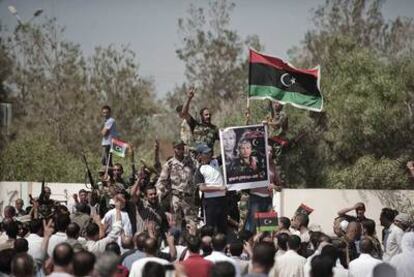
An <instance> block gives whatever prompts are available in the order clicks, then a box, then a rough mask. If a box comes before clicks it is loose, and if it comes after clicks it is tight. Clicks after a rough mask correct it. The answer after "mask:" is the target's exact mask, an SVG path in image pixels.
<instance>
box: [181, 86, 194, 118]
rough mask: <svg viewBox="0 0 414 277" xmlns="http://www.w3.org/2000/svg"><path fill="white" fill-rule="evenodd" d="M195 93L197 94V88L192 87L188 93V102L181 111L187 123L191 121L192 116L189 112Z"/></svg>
mask: <svg viewBox="0 0 414 277" xmlns="http://www.w3.org/2000/svg"><path fill="white" fill-rule="evenodd" d="M194 93H195V88H194V86H191V87H190V88H189V89H188V91H187V101H186V102H185V104H184V106H183V109H182V110H181V114H182V117H183V118H184V119H185V120H187V121H189V120H190V119H191V115H190V113H189V111H190V103H191V100H192V99H193V97H194Z"/></svg>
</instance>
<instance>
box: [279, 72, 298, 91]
mask: <svg viewBox="0 0 414 277" xmlns="http://www.w3.org/2000/svg"><path fill="white" fill-rule="evenodd" d="M280 82H281V83H282V85H284V86H285V87H287V88H288V87H290V86H292V85H293V84H295V83H296V79H295V77H293V76H292V75H290V74H289V73H283V74H282V76H280Z"/></svg>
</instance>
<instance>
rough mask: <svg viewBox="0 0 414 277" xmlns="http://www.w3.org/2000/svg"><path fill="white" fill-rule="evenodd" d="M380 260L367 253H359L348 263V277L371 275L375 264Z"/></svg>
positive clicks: (367, 276) (369, 276)
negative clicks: (357, 256)
mask: <svg viewBox="0 0 414 277" xmlns="http://www.w3.org/2000/svg"><path fill="white" fill-rule="evenodd" d="M380 263H382V261H380V260H377V259H375V258H373V257H372V256H371V255H369V254H365V253H361V255H359V258H357V259H355V260H352V261H351V262H350V263H349V276H350V277H372V271H373V270H374V267H375V266H376V265H377V264H380Z"/></svg>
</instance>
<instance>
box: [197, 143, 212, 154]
mask: <svg viewBox="0 0 414 277" xmlns="http://www.w3.org/2000/svg"><path fill="white" fill-rule="evenodd" d="M196 152H197V153H198V154H208V153H210V152H211V148H210V147H208V146H207V145H206V144H198V145H197V146H196Z"/></svg>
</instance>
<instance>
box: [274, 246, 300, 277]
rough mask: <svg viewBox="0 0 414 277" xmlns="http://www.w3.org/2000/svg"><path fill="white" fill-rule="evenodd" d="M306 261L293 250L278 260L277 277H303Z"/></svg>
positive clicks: (276, 265) (276, 266)
mask: <svg viewBox="0 0 414 277" xmlns="http://www.w3.org/2000/svg"><path fill="white" fill-rule="evenodd" d="M305 263H306V259H305V258H304V257H302V256H300V255H299V254H298V253H296V252H295V251H293V250H288V251H286V253H285V254H283V255H282V256H280V257H278V258H276V263H275V275H274V276H283V277H290V276H291V277H303V276H304V270H303V268H304V266H305Z"/></svg>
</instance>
